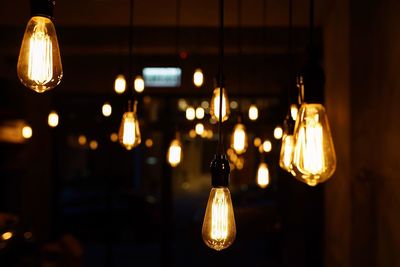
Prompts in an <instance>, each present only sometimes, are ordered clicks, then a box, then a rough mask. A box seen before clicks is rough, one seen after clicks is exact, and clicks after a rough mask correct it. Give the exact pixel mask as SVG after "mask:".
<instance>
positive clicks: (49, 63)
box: [28, 21, 53, 85]
mask: <svg viewBox="0 0 400 267" xmlns="http://www.w3.org/2000/svg"><path fill="white" fill-rule="evenodd" d="M28 77H29V79H31V80H33V81H35V82H36V83H37V84H38V85H44V84H46V83H48V82H50V81H51V79H52V77H53V45H52V43H51V40H50V36H49V35H48V34H47V30H46V27H45V23H44V22H43V21H39V22H38V24H37V25H36V26H35V28H34V30H33V34H32V37H31V39H30V40H29V64H28Z"/></svg>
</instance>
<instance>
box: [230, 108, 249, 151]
mask: <svg viewBox="0 0 400 267" xmlns="http://www.w3.org/2000/svg"><path fill="white" fill-rule="evenodd" d="M247 146H248V138H247V133H246V126H245V125H244V124H243V123H242V115H239V116H238V122H237V124H236V125H235V127H234V128H233V132H232V136H231V148H233V149H234V150H235V153H236V154H238V155H241V154H243V153H245V152H246V150H247Z"/></svg>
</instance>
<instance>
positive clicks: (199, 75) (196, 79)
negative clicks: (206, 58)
mask: <svg viewBox="0 0 400 267" xmlns="http://www.w3.org/2000/svg"><path fill="white" fill-rule="evenodd" d="M203 82H204V74H203V70H202V69H201V68H196V69H195V70H194V73H193V84H194V85H195V86H196V87H197V88H200V87H201V86H202V85H203Z"/></svg>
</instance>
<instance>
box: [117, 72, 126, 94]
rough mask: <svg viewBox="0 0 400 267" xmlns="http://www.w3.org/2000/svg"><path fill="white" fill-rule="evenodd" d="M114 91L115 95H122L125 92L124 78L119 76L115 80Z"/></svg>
mask: <svg viewBox="0 0 400 267" xmlns="http://www.w3.org/2000/svg"><path fill="white" fill-rule="evenodd" d="M114 90H115V92H116V93H117V94H122V93H123V92H125V90H126V80H125V76H124V75H122V74H120V75H118V76H117V78H115V82H114Z"/></svg>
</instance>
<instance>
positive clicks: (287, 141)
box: [279, 135, 294, 172]
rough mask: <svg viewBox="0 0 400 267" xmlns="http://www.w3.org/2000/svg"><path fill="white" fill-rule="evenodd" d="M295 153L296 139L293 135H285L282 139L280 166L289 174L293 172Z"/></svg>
mask: <svg viewBox="0 0 400 267" xmlns="http://www.w3.org/2000/svg"><path fill="white" fill-rule="evenodd" d="M293 151H294V137H293V135H285V136H284V137H283V139H282V146H281V153H280V157H279V166H280V167H281V168H282V169H284V170H285V171H288V172H291V170H292V160H293Z"/></svg>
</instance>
